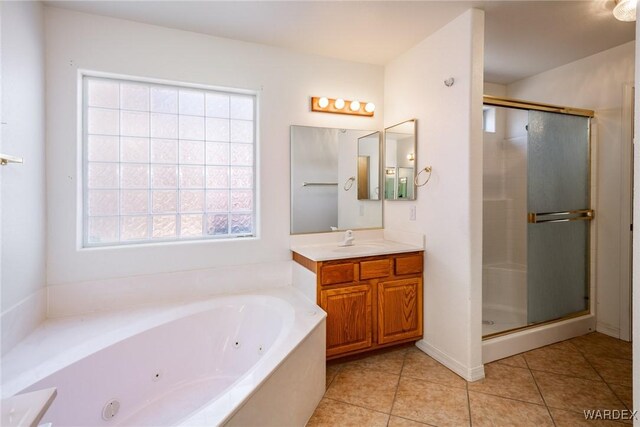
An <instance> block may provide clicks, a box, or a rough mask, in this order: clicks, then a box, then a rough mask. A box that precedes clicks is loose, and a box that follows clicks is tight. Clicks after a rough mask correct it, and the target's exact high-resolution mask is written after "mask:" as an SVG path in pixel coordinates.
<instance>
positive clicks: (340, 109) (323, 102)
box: [311, 96, 376, 117]
mask: <svg viewBox="0 0 640 427" xmlns="http://www.w3.org/2000/svg"><path fill="white" fill-rule="evenodd" d="M347 104H348V105H349V108H345V107H346V106H347ZM375 109H376V106H375V104H374V103H373V102H362V101H351V100H346V99H342V98H336V99H333V98H326V97H324V96H323V97H318V96H312V97H311V111H316V112H320V113H335V114H349V115H352V116H364V117H373V112H374V111H375Z"/></svg>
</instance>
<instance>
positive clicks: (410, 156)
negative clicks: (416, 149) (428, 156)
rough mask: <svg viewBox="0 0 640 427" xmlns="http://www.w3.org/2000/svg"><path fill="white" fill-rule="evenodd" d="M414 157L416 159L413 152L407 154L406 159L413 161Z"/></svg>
mask: <svg viewBox="0 0 640 427" xmlns="http://www.w3.org/2000/svg"><path fill="white" fill-rule="evenodd" d="M415 159H416V156H415V154H413V153H409V154H407V160H409V161H410V162H412V161H414V160H415Z"/></svg>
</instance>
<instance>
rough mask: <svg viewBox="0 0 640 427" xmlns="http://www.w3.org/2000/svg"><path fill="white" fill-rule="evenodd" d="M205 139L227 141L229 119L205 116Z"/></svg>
mask: <svg viewBox="0 0 640 427" xmlns="http://www.w3.org/2000/svg"><path fill="white" fill-rule="evenodd" d="M206 127H207V141H220V142H228V141H229V120H227V119H211V118H207V121H206Z"/></svg>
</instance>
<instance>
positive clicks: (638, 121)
mask: <svg viewBox="0 0 640 427" xmlns="http://www.w3.org/2000/svg"><path fill="white" fill-rule="evenodd" d="M639 38H640V20H636V40H637V39H639ZM634 63H635V66H636V68H635V73H634V82H635V87H640V43H637V44H636V46H635V62H634ZM634 101H635V105H640V91H638V90H636V91H635V97H634ZM633 119H634V126H633V128H634V135H633V136H634V141H640V108H636V109H635V112H634V118H633ZM633 223H634V224H640V150H639V149H636V148H635V144H634V151H633ZM633 271H634V272H635V274H634V275H633V288H632V289H633V290H632V295H633V301H632V307H633V328H632V329H633V340H632V341H633V365H632V366H633V373H632V374H633V375H632V376H633V389H634V390H636V392H635V393H633V408H640V393H638V392H637V390H640V274H638V272H640V233H634V234H633ZM634 425H635V426H636V427H637V426H640V420H635V421H634Z"/></svg>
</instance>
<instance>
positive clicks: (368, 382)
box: [325, 366, 399, 414]
mask: <svg viewBox="0 0 640 427" xmlns="http://www.w3.org/2000/svg"><path fill="white" fill-rule="evenodd" d="M398 378H399V376H398V375H391V374H387V373H384V372H378V371H373V370H369V369H359V368H357V367H352V366H344V367H343V368H342V369H340V372H338V374H337V375H336V377H335V379H334V380H333V382H332V383H331V386H329V388H328V389H327V392H326V393H325V397H328V398H331V399H336V400H340V401H342V402H347V403H351V404H354V405H358V406H363V407H365V408H368V409H372V410H374V411H380V412H385V413H387V414H388V413H389V412H390V411H391V406H392V405H393V396H394V395H395V393H396V388H397V386H398Z"/></svg>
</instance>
